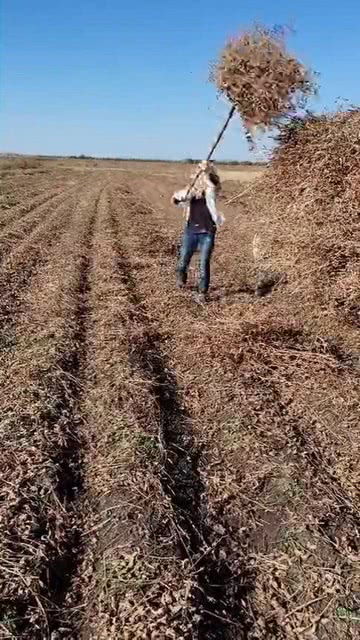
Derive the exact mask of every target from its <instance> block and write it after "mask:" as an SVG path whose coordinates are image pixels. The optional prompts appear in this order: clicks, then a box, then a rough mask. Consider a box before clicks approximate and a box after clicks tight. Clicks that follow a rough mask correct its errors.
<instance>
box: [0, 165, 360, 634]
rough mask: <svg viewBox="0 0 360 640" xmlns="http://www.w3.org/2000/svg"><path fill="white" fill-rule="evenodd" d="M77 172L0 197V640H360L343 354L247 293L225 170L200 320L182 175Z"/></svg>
mask: <svg viewBox="0 0 360 640" xmlns="http://www.w3.org/2000/svg"><path fill="white" fill-rule="evenodd" d="M74 162H75V164H76V161H70V160H69V161H63V162H62V161H59V162H51V161H49V162H48V163H46V162H45V161H42V162H41V163H40V167H39V166H37V167H33V169H32V173H31V174H29V171H30V169H29V168H27V167H21V166H20V167H17V168H16V169H12V170H9V169H7V173H6V175H5V176H4V179H3V184H2V190H1V194H0V240H1V251H0V282H1V290H2V296H1V300H0V322H1V324H0V384H1V394H0V409H1V421H0V435H1V447H0V463H1V464H0V477H1V483H0V487H1V488H0V638H24V639H25V638H27V639H28V638H31V639H34V640H37V639H38V640H40V639H41V640H44V639H50V640H63V639H68V640H70V639H74V640H75V639H77V638H82V639H83V640H102V639H103V640H108V639H109V640H112V639H114V640H115V639H118V638H123V639H124V640H131V639H134V640H136V639H140V638H144V639H149V640H151V639H156V640H158V639H159V640H162V639H164V640H165V639H167V638H169V639H171V638H173V639H176V640H181V639H184V640H192V639H194V640H195V639H196V640H220V639H221V640H245V639H251V640H268V639H274V640H275V639H279V640H300V639H309V638H311V639H319V640H328V639H329V640H330V639H331V640H344V639H346V638H358V637H360V636H359V630H360V627H359V624H360V622H359V618H360V572H359V570H360V567H359V560H360V556H359V548H360V545H359V527H360V511H359V509H360V500H359V491H358V488H359V479H360V478H359V445H360V438H359V428H358V424H359V417H360V416H359V413H360V411H359V401H358V399H359V392H360V388H359V387H360V385H359V367H358V362H359V360H358V358H359V353H355V352H354V351H352V352H351V353H348V352H346V350H344V346H343V345H342V346H341V348H340V345H338V344H337V343H336V341H335V339H334V336H332V335H331V334H327V333H326V332H325V333H320V332H319V328H318V326H316V328H314V330H312V329H311V327H309V325H308V323H307V322H306V318H302V317H301V315H300V314H299V313H298V312H296V313H295V312H292V307H291V297H289V305H288V310H289V313H288V317H284V316H283V315H282V316H281V317H279V318H277V317H276V316H274V314H273V313H272V309H273V307H274V305H275V306H276V305H277V304H278V301H279V300H281V297H282V296H283V295H284V291H285V289H286V283H285V282H284V283H281V284H280V285H279V286H278V287H276V288H275V289H274V291H273V292H272V293H271V295H268V296H265V297H264V298H257V297H256V296H255V295H254V290H255V281H256V265H255V264H254V260H253V254H252V240H253V237H254V234H255V233H259V232H261V230H262V228H263V225H264V221H263V219H262V217H261V213H260V212H257V211H256V210H255V209H254V207H250V206H248V204H249V203H248V202H247V197H248V195H247V194H246V193H245V194H244V195H243V196H241V197H239V198H237V199H235V200H233V201H232V202H231V203H230V204H228V205H227V204H226V203H227V202H228V201H229V200H231V199H232V198H234V196H236V195H237V193H239V192H240V190H241V189H243V187H244V186H245V187H246V185H241V184H238V181H237V179H235V180H234V179H233V176H232V177H230V175H231V174H233V173H236V172H237V171H236V170H229V175H228V179H227V180H224V176H223V180H224V191H223V194H222V196H221V200H220V206H219V208H220V210H222V211H223V213H224V214H225V217H226V225H225V226H224V228H223V230H221V231H220V232H219V234H218V238H217V246H216V250H215V255H214V261H213V262H214V264H213V278H212V288H211V295H210V301H209V303H208V304H207V305H206V306H204V307H203V306H198V305H196V304H195V303H194V301H193V299H192V292H191V288H192V287H193V286H194V284H195V276H196V265H195V264H194V265H193V267H192V269H191V271H190V282H189V290H188V291H186V292H179V291H177V290H176V289H175V287H174V267H175V263H176V254H177V244H178V239H179V234H180V232H181V228H182V224H183V220H182V215H181V213H180V214H179V211H178V210H176V209H173V208H172V207H171V206H170V204H169V200H170V196H171V194H172V192H173V191H174V190H175V189H176V188H179V187H181V186H183V181H184V180H185V179H186V173H187V171H188V168H187V167H184V166H183V165H180V164H179V165H172V164H171V165H162V166H161V167H160V166H157V165H155V166H154V165H153V164H152V163H151V164H150V163H149V164H148V165H146V164H144V163H134V164H133V165H132V164H131V163H127V164H126V166H124V167H123V168H122V170H121V171H114V170H112V168H111V167H108V166H107V165H106V163H101V162H99V163H98V166H91V169H92V170H91V171H89V166H84V163H82V164H81V163H78V165H76V166H77V168H76V169H74V168H73V165H74ZM79 167H80V168H79ZM227 171H228V170H227V169H226V170H224V175H225V173H227ZM239 173H240V174H241V173H242V172H241V171H240V172H239ZM251 173H252V172H251ZM244 175H245V174H244V173H242V176H244ZM248 177H249V176H248ZM240 181H241V180H240ZM297 308H298V307H296V309H297Z"/></svg>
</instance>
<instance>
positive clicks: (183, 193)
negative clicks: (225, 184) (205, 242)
mask: <svg viewBox="0 0 360 640" xmlns="http://www.w3.org/2000/svg"><path fill="white" fill-rule="evenodd" d="M192 197H193V196H192V195H191V194H189V193H188V189H187V188H186V189H180V191H176V192H175V193H174V195H173V200H177V205H178V206H180V207H183V208H184V209H185V211H186V219H187V220H188V218H189V215H190V201H191V199H192ZM205 200H206V206H207V208H208V209H209V213H210V215H211V217H212V219H213V222H214V224H216V226H217V227H220V226H221V225H222V224H223V223H224V221H225V218H224V217H223V215H222V214H221V213H219V211H218V210H217V207H216V191H215V188H214V187H210V186H208V187H206V189H205Z"/></svg>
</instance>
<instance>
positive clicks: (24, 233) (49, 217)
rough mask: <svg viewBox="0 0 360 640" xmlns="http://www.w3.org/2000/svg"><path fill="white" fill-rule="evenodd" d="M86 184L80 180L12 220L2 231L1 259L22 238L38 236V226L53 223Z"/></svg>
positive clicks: (0, 243) (0, 237) (0, 239)
mask: <svg viewBox="0 0 360 640" xmlns="http://www.w3.org/2000/svg"><path fill="white" fill-rule="evenodd" d="M86 184H87V182H86V181H83V182H80V183H78V184H77V185H76V186H75V187H73V188H71V189H69V190H68V191H65V192H63V193H60V194H58V195H55V196H52V197H51V198H50V201H45V203H42V204H41V205H37V206H35V207H34V208H33V209H32V210H31V211H30V212H28V213H27V214H25V215H24V216H23V217H20V219H14V220H13V221H10V223H9V225H8V226H6V227H5V229H4V230H3V231H2V232H1V233H0V260H1V261H2V260H4V258H5V257H6V255H7V254H8V253H9V252H10V251H11V250H12V249H13V248H14V247H16V246H17V245H18V244H19V243H20V242H21V241H22V240H24V239H28V238H29V236H30V237H31V234H34V237H35V238H36V233H37V229H36V227H37V226H41V227H44V226H45V227H46V225H48V224H51V223H52V221H53V219H54V218H55V217H56V216H57V215H58V209H59V208H61V207H64V206H66V205H67V206H68V205H69V204H70V202H74V201H76V198H77V194H78V192H80V193H81V190H82V189H83V188H84V187H85V188H86Z"/></svg>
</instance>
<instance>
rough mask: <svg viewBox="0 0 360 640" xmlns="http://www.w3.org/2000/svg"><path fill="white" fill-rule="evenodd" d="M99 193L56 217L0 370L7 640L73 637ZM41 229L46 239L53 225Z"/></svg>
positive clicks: (1, 585) (1, 584)
mask: <svg viewBox="0 0 360 640" xmlns="http://www.w3.org/2000/svg"><path fill="white" fill-rule="evenodd" d="M100 187H101V184H100V183H97V184H95V185H94V184H92V186H91V187H90V188H88V189H87V192H86V193H84V194H80V198H79V202H78V204H77V205H76V207H75V210H74V213H72V212H71V210H70V214H69V215H68V216H67V217H66V216H65V219H64V218H63V217H60V218H59V217H58V218H57V223H58V224H59V223H60V222H61V223H67V224H66V230H65V232H64V233H63V235H62V236H61V238H60V242H59V244H58V245H56V246H54V241H53V242H52V247H53V248H52V250H51V252H49V255H48V256H47V258H48V259H47V261H46V262H44V263H42V264H41V267H38V268H37V273H36V276H33V278H32V281H31V287H30V289H29V290H26V291H24V292H23V296H22V305H23V313H22V316H21V318H20V320H19V322H18V324H17V328H16V329H17V342H16V348H15V350H14V351H13V353H11V354H10V357H8V358H7V359H3V362H2V365H3V366H2V369H1V372H0V375H1V387H2V395H1V399H0V404H1V413H2V418H1V423H0V433H1V440H2V445H1V449H0V459H1V462H2V464H1V475H2V491H1V493H2V495H1V500H0V505H1V507H0V508H1V520H0V521H1V532H2V537H1V541H0V545H1V562H0V593H1V596H0V602H1V605H0V615H1V619H2V620H5V621H6V629H7V631H8V632H9V635H10V637H11V634H16V637H23V638H29V637H31V638H34V639H35V638H39V639H40V638H41V639H44V638H48V637H50V636H51V634H52V633H55V632H57V631H58V630H59V629H62V631H61V634H65V637H72V636H71V633H72V632H71V623H70V622H69V619H68V618H67V616H66V615H64V613H63V610H62V609H63V606H64V605H65V602H66V599H67V596H68V591H69V587H70V583H71V580H72V577H73V575H74V573H75V572H76V567H77V565H78V562H80V560H81V544H80V540H81V517H80V516H79V515H78V514H77V507H76V505H77V499H78V496H79V494H80V493H81V488H82V472H81V465H82V446H83V442H84V438H85V436H84V428H83V419H82V417H81V415H80V411H79V396H80V394H81V380H80V379H81V375H82V364H83V359H84V357H85V350H86V346H85V344H86V338H85V324H86V315H87V295H88V272H89V260H90V259H91V258H90V255H91V241H92V240H91V238H92V233H93V223H94V216H95V210H96V200H97V198H98V195H99V190H100ZM70 215H71V218H70V221H69V220H68V219H69V217H70ZM44 227H45V228H43V230H42V237H43V238H44V239H45V238H50V237H51V234H52V233H53V231H54V228H53V224H52V223H50V222H49V220H48V221H47V223H46V225H44ZM46 234H48V235H46ZM63 620H64V621H63ZM3 626H4V624H3ZM53 637H55V635H54V636H53ZM61 637H64V635H61Z"/></svg>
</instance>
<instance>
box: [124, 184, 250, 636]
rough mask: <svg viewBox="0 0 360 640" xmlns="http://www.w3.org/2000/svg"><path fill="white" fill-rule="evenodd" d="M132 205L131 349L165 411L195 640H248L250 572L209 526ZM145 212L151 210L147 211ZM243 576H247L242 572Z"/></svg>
mask: <svg viewBox="0 0 360 640" xmlns="http://www.w3.org/2000/svg"><path fill="white" fill-rule="evenodd" d="M130 198H131V197H130ZM130 198H129V193H127V194H126V199H125V200H124V199H123V200H121V199H120V202H118V201H117V203H116V210H115V208H114V206H113V207H112V225H113V227H114V231H115V237H116V238H117V254H118V268H119V273H120V275H121V278H122V281H123V283H124V286H125V288H126V290H127V295H128V298H129V301H130V305H131V308H132V309H133V314H130V317H129V322H130V323H132V324H133V323H135V322H136V323H139V324H140V325H141V326H142V329H143V330H142V332H141V336H140V339H139V340H138V341H137V342H136V344H135V345H134V342H133V341H131V343H130V345H129V346H130V351H129V359H130V363H132V364H133V366H134V367H135V369H136V368H140V370H141V371H142V372H143V375H144V376H145V377H146V379H147V380H148V381H149V382H150V389H151V393H152V395H153V397H154V401H155V403H156V405H157V407H158V410H159V436H160V441H161V443H162V447H163V451H164V463H163V470H162V473H161V483H162V487H163V490H164V492H165V494H166V495H167V496H168V498H169V499H170V501H171V504H172V506H173V511H174V521H175V526H176V529H177V531H178V545H179V550H180V553H181V554H182V557H183V558H184V559H185V558H190V560H191V563H192V564H193V566H195V567H196V578H195V585H194V587H193V589H192V599H193V607H194V612H193V618H194V619H197V623H196V625H195V627H194V629H193V630H192V634H194V635H191V637H196V638H197V639H198V640H205V639H206V640H217V639H219V640H220V638H221V639H224V638H235V637H236V638H240V637H241V638H247V637H248V635H249V633H250V630H251V627H252V623H251V621H250V619H249V617H248V615H247V613H246V609H247V605H246V600H247V597H248V592H249V581H250V573H249V572H248V570H247V568H246V566H242V567H241V572H242V577H240V576H239V573H237V574H236V576H235V574H234V573H233V571H232V568H231V566H230V564H229V563H228V562H227V560H224V559H223V557H224V556H225V558H226V553H225V554H224V555H223V554H222V552H223V548H222V547H223V545H222V538H221V536H219V535H216V534H215V535H214V531H212V529H211V528H210V526H209V519H208V505H207V501H206V495H205V488H204V486H203V484H202V481H201V478H200V473H199V470H198V459H199V456H200V450H199V448H198V446H197V445H196V442H195V439H194V435H193V434H192V433H191V420H190V417H189V416H188V415H187V414H186V411H185V409H184V402H183V400H182V399H181V398H180V394H179V390H178V386H177V381H176V376H175V373H174V372H173V371H172V370H171V368H170V366H169V363H168V362H167V359H166V357H165V354H164V353H163V348H162V340H163V338H162V336H161V334H160V333H159V332H158V330H157V329H156V327H155V326H154V322H153V321H150V318H149V316H148V313H147V310H146V306H145V303H144V301H143V300H142V298H141V296H140V295H139V291H138V289H137V284H136V276H135V274H136V269H134V268H133V267H132V264H131V260H130V258H129V254H128V253H127V250H126V243H127V241H128V239H129V236H128V230H129V228H131V227H129V226H128V225H127V224H126V222H125V225H124V224H122V223H124V221H125V220H126V211H125V209H127V208H128V206H129V199H130ZM132 206H133V207H134V203H132ZM136 206H137V204H135V207H136ZM119 209H120V210H121V214H122V215H121V218H120V219H119ZM141 209H142V210H145V209H146V207H145V206H143V205H142V206H141ZM128 213H129V212H128ZM132 213H134V212H132ZM124 229H126V231H127V232H126V234H125V238H124ZM237 569H238V571H239V567H237ZM234 634H237V635H236V636H235V635H234Z"/></svg>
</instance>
